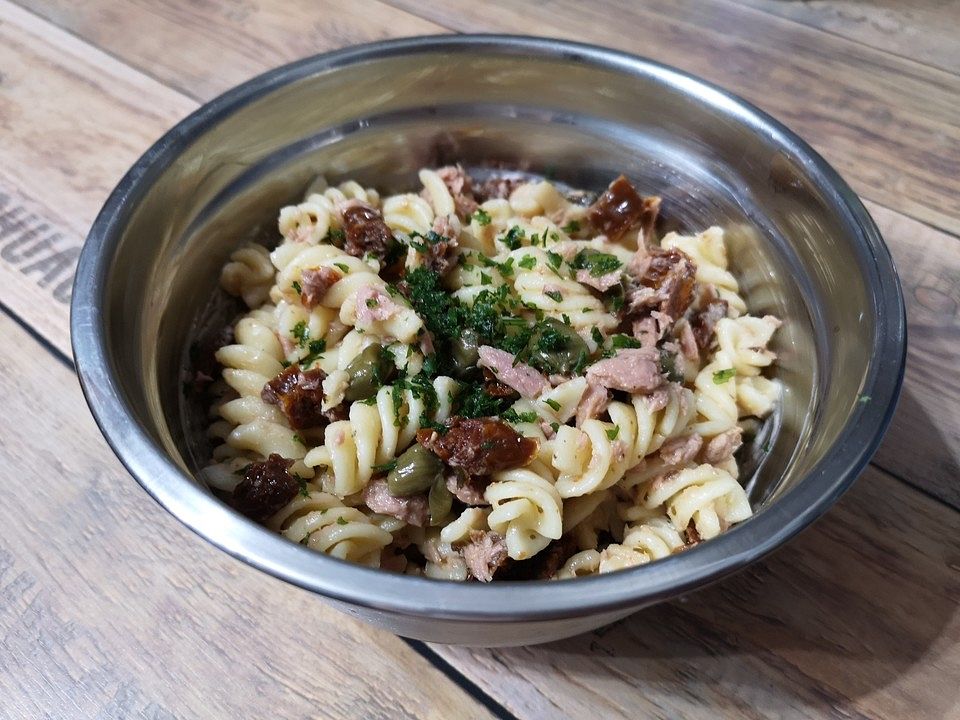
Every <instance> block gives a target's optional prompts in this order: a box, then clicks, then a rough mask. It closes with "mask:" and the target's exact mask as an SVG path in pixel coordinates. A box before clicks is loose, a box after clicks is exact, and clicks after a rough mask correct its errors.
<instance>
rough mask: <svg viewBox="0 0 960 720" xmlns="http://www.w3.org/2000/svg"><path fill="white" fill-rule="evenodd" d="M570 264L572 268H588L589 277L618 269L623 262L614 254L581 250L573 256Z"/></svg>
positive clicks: (606, 273) (599, 275) (600, 275)
mask: <svg viewBox="0 0 960 720" xmlns="http://www.w3.org/2000/svg"><path fill="white" fill-rule="evenodd" d="M570 266H571V267H572V268H573V269H574V270H588V271H589V272H590V277H602V276H603V275H609V274H610V273H612V272H615V271H616V270H619V269H620V268H621V267H622V266H623V263H622V262H620V260H618V259H617V257H616V255H610V254H609V253H602V252H599V251H597V250H581V251H580V252H578V253H577V254H576V256H575V257H574V258H573V262H571V263H570Z"/></svg>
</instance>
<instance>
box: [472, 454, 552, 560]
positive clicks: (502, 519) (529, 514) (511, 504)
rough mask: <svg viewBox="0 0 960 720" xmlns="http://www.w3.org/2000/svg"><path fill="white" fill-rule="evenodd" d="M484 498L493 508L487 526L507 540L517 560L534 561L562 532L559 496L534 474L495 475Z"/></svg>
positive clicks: (521, 470) (523, 471)
mask: <svg viewBox="0 0 960 720" xmlns="http://www.w3.org/2000/svg"><path fill="white" fill-rule="evenodd" d="M483 497H484V499H485V500H486V501H487V502H488V503H490V505H491V506H492V509H491V511H490V515H489V516H488V517H487V523H488V524H489V526H490V529H491V530H493V531H494V532H497V533H500V535H502V536H503V537H504V539H505V540H506V544H507V555H509V556H510V557H511V558H513V559H514V560H525V559H527V558H530V557H533V556H534V555H536V554H537V553H538V552H540V551H541V550H543V548H545V547H546V546H547V545H548V544H549V543H550V541H551V540H557V539H559V538H560V535H561V534H562V532H563V520H562V502H561V500H560V495H559V494H558V493H557V491H556V488H554V486H553V483H552V482H550V481H549V480H547V479H546V478H544V477H542V476H541V475H539V474H537V473H535V472H533V471H532V470H529V469H526V468H518V469H515V470H506V471H503V472H498V473H494V474H493V482H492V483H490V485H489V486H487V489H486V491H485V492H484V494H483Z"/></svg>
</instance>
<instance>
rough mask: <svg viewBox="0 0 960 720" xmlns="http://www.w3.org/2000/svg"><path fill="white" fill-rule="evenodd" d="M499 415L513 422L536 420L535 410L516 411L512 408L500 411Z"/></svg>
mask: <svg viewBox="0 0 960 720" xmlns="http://www.w3.org/2000/svg"><path fill="white" fill-rule="evenodd" d="M500 417H501V419H503V420H505V421H506V422H508V423H514V424H518V423H532V422H536V421H537V414H536V413H535V412H533V411H530V412H517V411H516V410H514V409H513V408H510V409H509V410H505V411H504V412H502V413H500Z"/></svg>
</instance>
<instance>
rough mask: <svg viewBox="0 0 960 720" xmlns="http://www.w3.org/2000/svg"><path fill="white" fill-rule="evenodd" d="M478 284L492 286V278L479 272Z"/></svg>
mask: <svg viewBox="0 0 960 720" xmlns="http://www.w3.org/2000/svg"><path fill="white" fill-rule="evenodd" d="M480 284H481V285H491V284H493V278H492V277H490V276H489V275H487V274H486V273H485V272H483V271H482V270H481V271H480Z"/></svg>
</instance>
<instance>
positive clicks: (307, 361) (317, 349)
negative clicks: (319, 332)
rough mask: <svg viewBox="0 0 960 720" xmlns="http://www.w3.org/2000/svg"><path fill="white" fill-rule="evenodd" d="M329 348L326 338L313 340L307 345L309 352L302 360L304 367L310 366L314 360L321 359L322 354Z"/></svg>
mask: <svg viewBox="0 0 960 720" xmlns="http://www.w3.org/2000/svg"><path fill="white" fill-rule="evenodd" d="M326 349H327V341H326V340H324V339H322V338H321V339H320V340H311V341H310V344H309V345H308V346H307V354H306V355H304V356H303V358H301V360H300V364H301V365H302V366H303V367H310V365H312V364H313V363H314V362H316V361H317V360H319V359H320V355H322V354H323V352H324V351H325V350H326Z"/></svg>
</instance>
